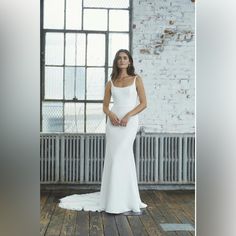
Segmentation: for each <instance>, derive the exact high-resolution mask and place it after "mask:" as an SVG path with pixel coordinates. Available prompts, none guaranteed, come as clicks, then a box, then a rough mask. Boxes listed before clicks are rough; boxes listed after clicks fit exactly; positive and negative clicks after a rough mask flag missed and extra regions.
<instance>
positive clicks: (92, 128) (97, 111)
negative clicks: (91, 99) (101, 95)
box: [86, 103, 106, 133]
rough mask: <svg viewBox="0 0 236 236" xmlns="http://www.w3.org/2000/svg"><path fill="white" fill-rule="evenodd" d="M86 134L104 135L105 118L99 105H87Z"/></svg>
mask: <svg viewBox="0 0 236 236" xmlns="http://www.w3.org/2000/svg"><path fill="white" fill-rule="evenodd" d="M86 106H87V117H86V132H87V133H105V124H106V116H105V114H104V112H103V110H102V104H101V103H87V105H86Z"/></svg>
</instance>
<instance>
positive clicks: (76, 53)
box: [65, 33, 85, 66]
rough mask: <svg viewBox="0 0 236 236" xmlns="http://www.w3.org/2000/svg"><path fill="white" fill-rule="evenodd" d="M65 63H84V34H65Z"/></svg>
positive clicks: (79, 64) (82, 64) (80, 64)
mask: <svg viewBox="0 0 236 236" xmlns="http://www.w3.org/2000/svg"><path fill="white" fill-rule="evenodd" d="M65 64H66V65H77V66H84V65H85V34H74V33H67V34H66V58H65Z"/></svg>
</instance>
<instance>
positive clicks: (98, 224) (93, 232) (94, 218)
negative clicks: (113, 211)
mask: <svg viewBox="0 0 236 236" xmlns="http://www.w3.org/2000/svg"><path fill="white" fill-rule="evenodd" d="M89 215H90V227H89V235H90V236H102V235H103V225H102V213H101V212H92V211H90V212H89Z"/></svg>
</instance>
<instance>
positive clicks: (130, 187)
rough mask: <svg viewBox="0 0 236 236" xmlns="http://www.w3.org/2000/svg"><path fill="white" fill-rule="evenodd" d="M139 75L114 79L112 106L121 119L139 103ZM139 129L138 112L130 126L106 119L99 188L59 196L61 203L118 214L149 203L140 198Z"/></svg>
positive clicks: (67, 207)
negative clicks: (118, 83)
mask: <svg viewBox="0 0 236 236" xmlns="http://www.w3.org/2000/svg"><path fill="white" fill-rule="evenodd" d="M135 81H136V77H135V78H134V81H133V83H132V85H129V86H126V87H115V86H114V85H113V83H112V82H111V93H112V97H113V101H114V104H113V106H112V108H111V111H113V112H114V113H115V114H116V115H117V116H118V118H119V119H121V118H122V117H123V116H124V115H126V114H127V112H129V111H130V110H132V109H133V108H134V107H136V105H137V98H138V96H137V91H136V86H135V84H136V83H135ZM137 131H138V115H137V114H136V115H134V116H131V117H130V118H129V121H128V123H127V126H114V125H112V123H111V122H110V119H108V120H107V124H106V152H105V160H104V168H103V173H102V182H101V189H100V192H94V193H86V194H73V195H70V196H66V197H64V198H61V199H60V203H59V206H60V207H61V208H65V209H70V210H85V211H99V212H100V211H105V212H108V213H113V214H119V213H124V212H129V211H132V212H141V208H145V207H147V205H146V204H145V203H143V202H142V201H141V199H140V195H139V189H138V183H137V174H136V168H135V161H134V154H133V143H134V140H135V137H136V134H137Z"/></svg>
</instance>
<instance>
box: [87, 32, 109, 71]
mask: <svg viewBox="0 0 236 236" xmlns="http://www.w3.org/2000/svg"><path fill="white" fill-rule="evenodd" d="M87 65H88V66H104V65H105V35H104V34H88V49H87Z"/></svg>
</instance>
